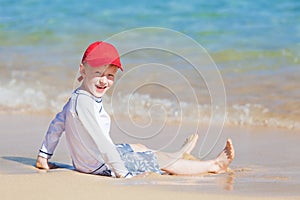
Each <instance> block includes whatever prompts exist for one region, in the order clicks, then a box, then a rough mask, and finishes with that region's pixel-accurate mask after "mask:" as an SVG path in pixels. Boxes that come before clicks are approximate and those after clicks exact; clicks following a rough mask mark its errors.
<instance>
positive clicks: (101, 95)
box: [92, 91, 106, 98]
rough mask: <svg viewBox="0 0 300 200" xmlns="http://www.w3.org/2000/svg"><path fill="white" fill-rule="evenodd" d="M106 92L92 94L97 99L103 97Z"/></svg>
mask: <svg viewBox="0 0 300 200" xmlns="http://www.w3.org/2000/svg"><path fill="white" fill-rule="evenodd" d="M105 92H106V91H104V92H93V94H92V95H93V96H95V97H97V98H100V97H103V95H104V94H105Z"/></svg>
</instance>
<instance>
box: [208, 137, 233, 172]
mask: <svg viewBox="0 0 300 200" xmlns="http://www.w3.org/2000/svg"><path fill="white" fill-rule="evenodd" d="M233 159H234V148H233V145H232V141H231V139H228V140H227V142H226V146H225V148H224V150H223V151H222V152H221V153H220V154H219V156H218V157H217V158H216V160H215V165H216V166H215V169H214V170H213V171H211V173H217V174H218V173H224V172H227V170H228V166H229V165H230V163H231V162H232V160H233Z"/></svg>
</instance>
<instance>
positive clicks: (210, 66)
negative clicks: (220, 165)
mask: <svg viewBox="0 0 300 200" xmlns="http://www.w3.org/2000/svg"><path fill="white" fill-rule="evenodd" d="M96 40H111V41H115V43H114V44H115V45H116V47H117V48H118V49H120V51H122V52H124V51H125V52H127V53H124V54H123V55H122V57H121V60H122V62H123V65H124V68H125V71H124V72H122V73H119V75H118V79H119V83H120V84H119V85H116V87H115V88H114V89H113V90H112V91H110V93H109V94H108V95H107V97H105V101H106V102H107V104H108V105H107V111H108V112H109V113H110V114H111V115H115V116H117V117H121V118H128V117H130V118H131V119H137V120H138V122H139V123H142V125H143V124H147V123H148V122H149V116H150V118H151V117H152V118H155V119H162V120H164V119H166V118H167V119H168V120H171V121H174V122H175V123H177V122H180V121H181V120H182V119H187V120H189V121H192V122H193V121H194V122H200V123H209V122H211V119H212V118H211V117H212V116H213V115H212V112H214V113H215V114H214V116H215V118H213V119H218V116H219V117H221V118H222V117H224V116H223V114H222V113H225V121H224V123H225V124H228V125H233V126H259V127H276V128H284V129H300V1H298V0H285V1H281V0H274V1H265V0H252V1H246V0H243V1H228V0H227V1H225V0H215V1H202V0H191V1H182V0H178V1H169V0H165V1H158V0H152V1H136V0H130V1H119V0H117V1H97V0H87V1H71V0H64V1H58V0H52V1H37V0H19V1H14V0H0V60H1V63H0V93H1V96H0V112H1V113H4V114H6V113H33V114H41V113H42V114H54V113H55V112H57V111H59V110H60V109H61V107H62V106H63V105H64V103H65V101H66V100H67V99H68V97H69V95H70V93H71V92H72V90H73V89H74V88H75V87H76V84H78V83H76V77H77V73H78V67H79V64H80V60H81V56H82V54H83V52H84V50H85V48H86V47H87V46H88V45H89V44H90V43H91V42H93V41H96ZM147 42H148V43H147ZM189 42H191V43H189ZM145 43H147V44H148V45H150V46H151V45H152V43H155V45H154V46H155V48H149V46H145ZM192 44H199V48H198V47H197V46H194V45H192ZM160 46H161V47H163V48H162V49H160ZM133 47H134V51H133V49H132V48H133ZM139 47H141V48H139ZM152 47H153V46H152ZM126 49H129V51H126ZM174 49H177V50H179V52H180V53H176V52H175V53H174V51H172V50H174ZM199 49H200V53H199V52H197V50H199ZM183 54H184V56H183ZM200 54H201V55H200ZM202 54H203V55H204V54H205V56H204V57H203V55H202ZM190 59H191V60H197V59H198V60H201V62H202V65H203V66H201V70H202V72H203V73H195V68H193V66H192V67H191V65H192V63H190V62H189V61H190ZM210 59H212V60H210ZM206 61H207V62H209V63H207V62H206ZM215 67H216V68H215ZM206 71H207V72H208V74H210V72H211V73H215V72H217V73H215V74H214V76H212V77H210V76H208V77H207V76H206V75H205V72H206ZM198 72H199V71H198ZM219 75H220V76H219ZM125 80H126V81H125ZM141 80H143V82H141ZM117 83H118V81H117ZM214 83H215V84H214ZM218 84H220V85H218ZM223 87H224V90H223ZM218 90H220V92H218ZM222 92H224V94H223V93H222ZM215 93H216V94H215ZM221 93H222V94H223V95H221V97H220V98H219V97H218V94H221ZM220 99H221V100H220ZM112 102H117V103H114V104H113V103H112ZM221 121H222V120H221Z"/></svg>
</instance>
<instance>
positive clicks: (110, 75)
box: [107, 74, 115, 79]
mask: <svg viewBox="0 0 300 200" xmlns="http://www.w3.org/2000/svg"><path fill="white" fill-rule="evenodd" d="M107 77H108V78H109V79H113V78H114V77H115V76H114V75H113V74H108V75H107Z"/></svg>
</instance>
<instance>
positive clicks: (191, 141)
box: [130, 134, 198, 162]
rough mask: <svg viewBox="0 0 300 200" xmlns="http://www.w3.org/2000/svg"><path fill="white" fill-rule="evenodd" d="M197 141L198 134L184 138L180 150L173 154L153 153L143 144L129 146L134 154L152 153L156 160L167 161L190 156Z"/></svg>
mask: <svg viewBox="0 0 300 200" xmlns="http://www.w3.org/2000/svg"><path fill="white" fill-rule="evenodd" d="M197 141H198V134H192V135H191V136H189V137H187V138H186V140H185V142H184V144H183V145H182V147H181V149H180V150H179V151H177V152H174V153H168V152H161V151H155V150H152V149H149V148H148V147H146V146H145V145H143V144H130V146H131V148H132V150H133V151H134V152H144V151H152V152H153V153H154V154H156V155H157V158H158V159H165V158H167V159H168V160H169V159H170V158H172V159H178V158H182V157H184V155H187V154H190V153H191V152H192V150H193V149H194V147H195V146H196V143H197ZM161 162H163V161H161Z"/></svg>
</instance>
